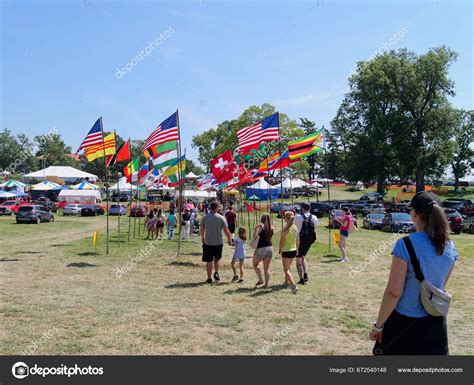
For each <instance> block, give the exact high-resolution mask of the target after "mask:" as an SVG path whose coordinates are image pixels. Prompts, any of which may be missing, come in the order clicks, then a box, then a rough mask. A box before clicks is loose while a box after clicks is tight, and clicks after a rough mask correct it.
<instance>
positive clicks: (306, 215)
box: [295, 203, 318, 285]
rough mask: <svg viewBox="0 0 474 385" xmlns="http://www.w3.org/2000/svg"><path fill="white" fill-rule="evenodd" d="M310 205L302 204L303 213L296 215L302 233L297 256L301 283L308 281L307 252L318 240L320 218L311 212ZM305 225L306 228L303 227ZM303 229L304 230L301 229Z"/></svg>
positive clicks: (297, 224)
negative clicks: (317, 232) (317, 231)
mask: <svg viewBox="0 0 474 385" xmlns="http://www.w3.org/2000/svg"><path fill="white" fill-rule="evenodd" d="M310 208H311V207H310V205H309V204H308V203H302V204H301V210H302V214H297V215H296V217H295V225H296V227H297V228H298V232H299V234H300V246H299V248H298V254H297V256H296V268H297V270H298V275H299V276H300V281H299V284H300V285H304V284H305V282H307V281H308V262H307V261H306V260H307V258H305V257H306V254H308V251H309V249H310V248H311V245H312V244H313V243H314V241H315V240H316V228H317V226H318V218H317V217H316V215H312V214H311V212H310ZM303 227H304V229H303ZM302 229H303V231H301V230H302Z"/></svg>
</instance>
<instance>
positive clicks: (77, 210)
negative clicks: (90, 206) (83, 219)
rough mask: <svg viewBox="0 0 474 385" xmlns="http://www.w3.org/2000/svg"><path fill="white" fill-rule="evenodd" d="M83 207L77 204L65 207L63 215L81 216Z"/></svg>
mask: <svg viewBox="0 0 474 385" xmlns="http://www.w3.org/2000/svg"><path fill="white" fill-rule="evenodd" d="M83 207H84V205H80V204H77V203H73V204H69V205H66V206H64V208H63V215H81V210H82V208H83Z"/></svg>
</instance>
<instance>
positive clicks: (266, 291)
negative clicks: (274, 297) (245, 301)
mask: <svg viewBox="0 0 474 385" xmlns="http://www.w3.org/2000/svg"><path fill="white" fill-rule="evenodd" d="M281 290H290V289H289V288H287V287H286V288H285V287H283V285H272V286H269V287H268V289H264V288H259V289H258V291H256V292H255V293H253V294H250V297H261V296H262V295H266V294H272V293H274V292H276V291H281Z"/></svg>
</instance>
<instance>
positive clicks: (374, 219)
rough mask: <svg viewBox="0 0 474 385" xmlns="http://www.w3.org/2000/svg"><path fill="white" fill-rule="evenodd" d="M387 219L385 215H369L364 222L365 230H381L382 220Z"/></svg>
mask: <svg viewBox="0 0 474 385" xmlns="http://www.w3.org/2000/svg"><path fill="white" fill-rule="evenodd" d="M384 218H385V214H377V213H374V214H367V215H366V216H365V217H364V220H363V221H362V227H363V228H364V229H370V230H374V229H381V228H382V220H383V219H384Z"/></svg>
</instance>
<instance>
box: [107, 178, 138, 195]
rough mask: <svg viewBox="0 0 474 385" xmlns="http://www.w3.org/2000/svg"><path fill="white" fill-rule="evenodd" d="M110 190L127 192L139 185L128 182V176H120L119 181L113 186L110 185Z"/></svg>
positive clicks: (134, 189)
mask: <svg viewBox="0 0 474 385" xmlns="http://www.w3.org/2000/svg"><path fill="white" fill-rule="evenodd" d="M109 190H111V191H123V192H124V193H126V192H127V191H130V190H132V191H136V190H137V186H135V185H132V184H130V183H128V182H127V177H126V176H124V177H122V178H120V179H119V180H118V182H117V183H115V184H114V185H113V186H112V187H109Z"/></svg>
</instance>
